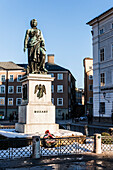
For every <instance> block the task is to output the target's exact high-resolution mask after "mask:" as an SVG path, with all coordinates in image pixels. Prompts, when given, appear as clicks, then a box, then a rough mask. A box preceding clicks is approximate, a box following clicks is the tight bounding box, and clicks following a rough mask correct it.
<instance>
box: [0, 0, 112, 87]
mask: <svg viewBox="0 0 113 170" xmlns="http://www.w3.org/2000/svg"><path fill="white" fill-rule="evenodd" d="M112 6H113V0H32V1H31V0H0V22H1V27H0V61H13V62H15V63H27V61H28V60H27V52H26V53H24V52H23V47H24V36H25V32H26V30H27V29H29V28H30V25H29V23H30V20H31V19H33V18H35V19H37V20H38V28H39V29H41V31H42V33H43V36H44V39H45V44H46V50H47V51H46V54H54V55H55V63H56V64H59V65H60V66H63V67H65V68H67V69H69V70H70V71H71V72H72V74H73V75H74V77H75V78H76V80H77V87H83V86H84V84H83V82H84V77H83V75H84V74H83V59H84V58H85V57H92V40H91V39H92V38H91V33H90V32H91V27H90V26H88V25H86V23H87V22H88V21H90V20H91V19H93V18H94V17H96V16H98V15H100V14H101V13H103V12H105V11H106V10H108V9H109V8H111V7H112Z"/></svg>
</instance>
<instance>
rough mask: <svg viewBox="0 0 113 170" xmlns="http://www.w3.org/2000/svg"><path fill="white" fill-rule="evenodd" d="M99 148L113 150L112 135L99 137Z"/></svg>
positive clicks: (103, 150)
mask: <svg viewBox="0 0 113 170" xmlns="http://www.w3.org/2000/svg"><path fill="white" fill-rule="evenodd" d="M101 149H102V152H105V151H113V136H102V137H101Z"/></svg>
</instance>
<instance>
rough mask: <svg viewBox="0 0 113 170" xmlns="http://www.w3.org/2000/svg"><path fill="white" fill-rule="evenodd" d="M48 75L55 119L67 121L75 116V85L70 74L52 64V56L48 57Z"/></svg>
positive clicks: (66, 70)
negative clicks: (50, 82) (50, 78)
mask: <svg viewBox="0 0 113 170" xmlns="http://www.w3.org/2000/svg"><path fill="white" fill-rule="evenodd" d="M46 69H47V70H48V74H51V76H52V77H55V79H54V81H53V82H52V102H53V104H54V105H55V106H56V119H69V118H72V117H73V116H74V114H75V83H76V80H75V78H74V77H73V75H72V74H71V72H70V71H69V70H68V69H66V68H63V67H61V66H59V65H57V64H55V63H54V55H48V62H47V63H46Z"/></svg>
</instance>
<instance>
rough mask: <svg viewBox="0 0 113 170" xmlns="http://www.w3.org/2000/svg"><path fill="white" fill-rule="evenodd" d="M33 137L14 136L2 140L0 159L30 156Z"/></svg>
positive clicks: (0, 142) (0, 143)
mask: <svg viewBox="0 0 113 170" xmlns="http://www.w3.org/2000/svg"><path fill="white" fill-rule="evenodd" d="M31 154H32V139H28V138H27V139H25V138H14V139H12V138H11V139H2V140H0V159H6V158H7V159H11V158H21V157H30V156H31Z"/></svg>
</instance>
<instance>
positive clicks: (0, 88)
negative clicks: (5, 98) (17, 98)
mask: <svg viewBox="0 0 113 170" xmlns="http://www.w3.org/2000/svg"><path fill="white" fill-rule="evenodd" d="M0 93H5V86H4V85H1V86H0Z"/></svg>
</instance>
